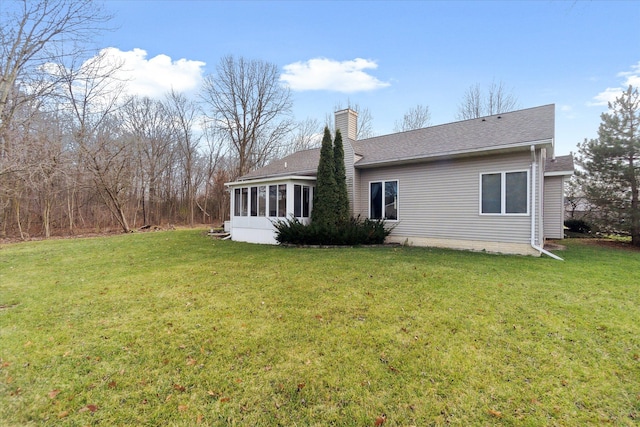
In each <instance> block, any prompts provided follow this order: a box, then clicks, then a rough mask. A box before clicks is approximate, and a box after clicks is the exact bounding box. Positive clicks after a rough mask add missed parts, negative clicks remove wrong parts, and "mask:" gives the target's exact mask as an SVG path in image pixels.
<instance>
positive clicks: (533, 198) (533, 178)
mask: <svg viewBox="0 0 640 427" xmlns="http://www.w3.org/2000/svg"><path fill="white" fill-rule="evenodd" d="M536 166H537V162H536V147H535V145H532V146H531V247H532V248H533V249H535V250H536V251H538V252H540V253H541V254H545V255H547V256H550V257H551V258H553V259H557V260H558V261H564V260H563V259H562V258H560V257H559V256H558V255H555V254H552V253H551V252H549V251H547V250H545V249H544V248H542V247H540V246H538V245H536V182H537V178H536Z"/></svg>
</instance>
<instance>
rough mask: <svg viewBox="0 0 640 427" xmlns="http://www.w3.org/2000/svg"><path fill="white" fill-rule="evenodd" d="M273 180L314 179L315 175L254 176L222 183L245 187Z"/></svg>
mask: <svg viewBox="0 0 640 427" xmlns="http://www.w3.org/2000/svg"><path fill="white" fill-rule="evenodd" d="M273 181H316V177H315V176H304V175H283V176H278V177H272V178H256V179H248V180H246V181H233V182H225V183H224V185H225V186H227V187H237V186H241V187H246V186H249V187H250V186H252V185H257V184H259V183H269V182H273Z"/></svg>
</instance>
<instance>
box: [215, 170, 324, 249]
mask: <svg viewBox="0 0 640 427" xmlns="http://www.w3.org/2000/svg"><path fill="white" fill-rule="evenodd" d="M315 182H316V179H315V177H310V176H289V177H279V178H270V179H269V178H266V179H255V180H247V181H236V182H230V183H227V184H226V185H227V187H228V188H229V192H230V195H231V206H232V207H233V209H232V212H231V215H230V217H231V220H230V230H229V231H230V232H231V239H232V240H235V241H239V242H252V243H266V244H277V241H276V239H275V227H274V226H273V223H274V222H275V221H278V220H283V219H285V218H292V217H295V218H297V219H298V220H299V221H300V222H302V223H304V224H307V223H308V222H309V221H310V220H311V211H312V209H313V191H314V188H315Z"/></svg>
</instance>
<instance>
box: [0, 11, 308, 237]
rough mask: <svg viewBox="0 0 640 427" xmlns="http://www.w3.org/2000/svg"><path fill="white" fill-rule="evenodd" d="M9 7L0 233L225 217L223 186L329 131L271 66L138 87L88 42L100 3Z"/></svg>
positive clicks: (235, 64)
mask: <svg viewBox="0 0 640 427" xmlns="http://www.w3.org/2000/svg"><path fill="white" fill-rule="evenodd" d="M1 13H2V15H1V19H2V21H1V23H2V25H1V26H0V78H1V80H0V237H2V236H9V237H14V236H19V237H21V238H26V237H27V236H29V235H42V236H45V237H49V236H51V235H52V234H53V233H74V232H76V230H78V229H82V230H87V229H88V230H104V229H109V228H113V227H119V228H120V229H122V231H125V232H128V231H131V230H133V229H135V228H139V227H143V226H155V225H167V224H190V225H193V224H194V223H200V222H202V223H215V222H218V221H221V220H224V219H225V218H227V217H228V209H229V200H228V195H227V192H226V190H225V187H224V183H225V182H228V181H231V180H233V179H235V178H236V177H238V176H240V175H243V174H245V173H247V172H248V171H250V170H251V169H253V168H255V167H259V166H262V165H264V164H265V163H266V162H268V161H269V160H270V159H273V158H275V157H280V156H282V155H284V154H286V153H287V152H288V151H291V150H293V149H296V148H300V147H299V145H300V140H304V141H305V143H307V144H309V140H310V138H311V137H309V136H307V135H300V132H306V133H310V134H312V135H313V134H319V132H320V129H321V128H320V126H317V123H312V124H315V125H316V126H315V129H314V128H313V126H311V125H309V123H308V122H307V124H306V127H303V126H298V125H297V124H296V123H294V121H293V120H292V117H291V98H290V94H289V91H288V89H286V88H284V87H283V86H282V85H280V83H279V74H278V68H277V67H276V66H275V65H273V64H269V63H267V62H264V61H251V60H245V59H243V58H234V57H233V56H228V57H225V58H223V59H222V60H221V61H220V63H219V64H218V66H217V68H216V70H215V72H214V73H212V74H211V75H209V76H206V78H205V79H204V84H203V86H202V88H201V90H200V92H199V94H198V98H197V100H193V99H189V98H187V97H186V96H185V95H184V94H181V93H177V92H174V91H171V92H170V93H167V94H166V96H165V97H164V98H163V99H161V100H156V99H150V98H142V97H137V96H128V95H127V94H126V92H125V88H126V82H123V81H120V80H118V78H117V76H116V73H117V71H118V70H119V69H120V67H122V64H118V63H114V62H113V59H112V58H109V57H108V56H107V54H106V52H105V51H102V52H100V53H99V54H95V53H94V52H91V51H88V50H86V49H84V46H86V41H87V40H90V37H89V36H90V34H93V33H95V32H96V31H99V30H100V29H101V28H103V27H104V26H105V24H106V23H107V22H108V20H109V17H108V16H106V15H105V14H104V12H103V11H102V10H101V9H100V8H99V5H98V4H96V3H94V2H92V1H91V0H83V1H77V0H40V1H14V2H11V3H10V4H8V6H7V7H6V8H3V10H2V11H1ZM86 58H91V59H88V60H87V59H86ZM296 130H298V133H297V134H296V133H295V132H296ZM296 137H298V139H296Z"/></svg>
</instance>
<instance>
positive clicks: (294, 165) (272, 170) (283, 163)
mask: <svg viewBox="0 0 640 427" xmlns="http://www.w3.org/2000/svg"><path fill="white" fill-rule="evenodd" d="M319 162H320V149H319V148H314V149H311V150H302V151H298V152H295V153H293V154H291V155H289V156H287V157H283V158H282V159H279V160H274V161H273V162H271V163H269V164H268V165H267V166H265V167H262V168H260V169H256V170H254V171H251V172H249V173H248V174H246V175H244V176H242V177H240V180H241V181H244V180H247V179H258V178H266V177H277V176H288V175H303V176H304V175H313V176H315V174H316V171H317V169H318V163H319Z"/></svg>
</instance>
